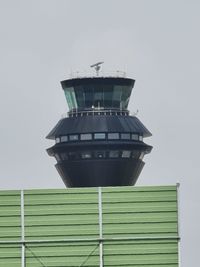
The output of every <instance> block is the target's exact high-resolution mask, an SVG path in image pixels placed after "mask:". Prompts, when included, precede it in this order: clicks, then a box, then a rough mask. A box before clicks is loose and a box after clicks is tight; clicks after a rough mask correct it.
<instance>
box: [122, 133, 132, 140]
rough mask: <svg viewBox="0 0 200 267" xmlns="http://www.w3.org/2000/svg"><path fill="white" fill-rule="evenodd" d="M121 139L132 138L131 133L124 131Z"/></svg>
mask: <svg viewBox="0 0 200 267" xmlns="http://www.w3.org/2000/svg"><path fill="white" fill-rule="evenodd" d="M121 139H130V134H129V133H122V134H121Z"/></svg>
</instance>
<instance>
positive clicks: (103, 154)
mask: <svg viewBox="0 0 200 267" xmlns="http://www.w3.org/2000/svg"><path fill="white" fill-rule="evenodd" d="M105 157H106V152H105V151H95V158H105Z"/></svg>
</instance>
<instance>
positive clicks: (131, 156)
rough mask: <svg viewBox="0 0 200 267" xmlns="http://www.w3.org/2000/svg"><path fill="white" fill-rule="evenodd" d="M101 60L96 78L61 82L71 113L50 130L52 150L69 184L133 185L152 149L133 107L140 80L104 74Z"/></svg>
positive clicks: (65, 181)
mask: <svg viewBox="0 0 200 267" xmlns="http://www.w3.org/2000/svg"><path fill="white" fill-rule="evenodd" d="M101 63H102V62H100V63H97V64H95V65H93V66H94V67H95V69H96V72H97V73H96V76H94V77H87V78H85V77H84V78H73V79H68V80H64V81H62V82H61V85H62V88H63V90H64V93H65V97H66V100H67V104H68V108H69V112H68V116H67V117H66V118H62V119H61V120H60V121H59V122H58V123H57V125H56V126H55V127H54V128H53V130H52V131H51V132H50V133H49V134H48V136H47V138H48V139H53V140H55V145H54V146H52V147H51V148H49V149H48V150H47V152H48V154H49V155H50V156H54V157H55V158H56V160H57V164H56V165H55V166H56V169H57V170H58V172H59V174H60V176H61V177H62V179H63V182H64V183H65V185H66V186H67V187H96V186H97V187H98V186H128V185H134V184H135V183H136V181H137V179H138V176H139V174H140V172H141V170H142V168H143V166H144V162H143V157H144V155H145V154H147V153H150V151H151V149H152V147H151V146H149V145H147V144H146V143H144V141H143V139H144V138H145V137H149V136H151V133H150V132H149V131H148V130H147V129H146V127H145V126H144V125H143V124H142V123H141V121H140V120H139V119H138V118H137V117H136V116H130V115H129V111H128V103H129V99H130V96H131V92H132V89H133V86H134V83H135V80H133V79H130V78H125V77H124V76H123V77H121V76H120V75H119V73H118V75H116V76H107V77H101V76H100V75H99V69H100V64H101ZM116 74H117V73H116Z"/></svg>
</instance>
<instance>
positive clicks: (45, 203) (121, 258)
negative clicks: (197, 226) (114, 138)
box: [0, 186, 178, 267]
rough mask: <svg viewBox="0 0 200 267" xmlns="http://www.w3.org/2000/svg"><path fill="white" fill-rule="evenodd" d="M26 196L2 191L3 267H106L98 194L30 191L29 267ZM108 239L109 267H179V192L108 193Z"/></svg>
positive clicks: (104, 226)
mask: <svg viewBox="0 0 200 267" xmlns="http://www.w3.org/2000/svg"><path fill="white" fill-rule="evenodd" d="M20 194H21V193H20V191H0V266H5V267H8V266H9V267H10V266H12V267H19V266H25V267H41V266H49V267H50V266H51V267H64V266H67V267H68V266H71V267H75V266H100V265H99V262H100V257H101V255H100V254H101V253H100V252H99V251H100V250H99V244H100V243H101V240H100V239H99V235H100V232H99V231H100V227H99V223H100V221H99V212H100V210H99V206H98V198H99V196H98V188H90V189H86V188H84V189H59V190H53V189H52V190H25V191H24V225H25V226H24V229H25V241H24V244H25V255H24V256H25V259H26V262H24V265H23V264H22V259H23V257H22V256H23V250H22V247H23V243H22V242H21V241H20V240H21V238H22V237H23V235H22V229H23V227H22V226H21V223H22V222H23V220H22V218H21V203H20ZM22 208H23V205H22ZM22 215H23V212H22ZM102 236H103V243H102V244H103V261H104V265H103V266H104V267H106V266H116V267H118V266H129V267H130V266H133V267H147V266H148V267H157V266H162V267H177V266H178V226H177V188H176V186H161V187H157V186H156V187H155V186H153V187H118V188H116V187H115V188H102ZM3 242H4V243H3ZM6 242H7V243H6ZM8 242H10V243H8Z"/></svg>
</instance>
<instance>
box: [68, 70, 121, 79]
mask: <svg viewBox="0 0 200 267" xmlns="http://www.w3.org/2000/svg"><path fill="white" fill-rule="evenodd" d="M97 77H104V78H105V77H108V78H109V77H116V78H126V72H125V71H120V70H116V71H100V72H99V75H96V74H95V73H94V72H92V71H73V72H70V74H69V75H68V76H67V79H78V78H97Z"/></svg>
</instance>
